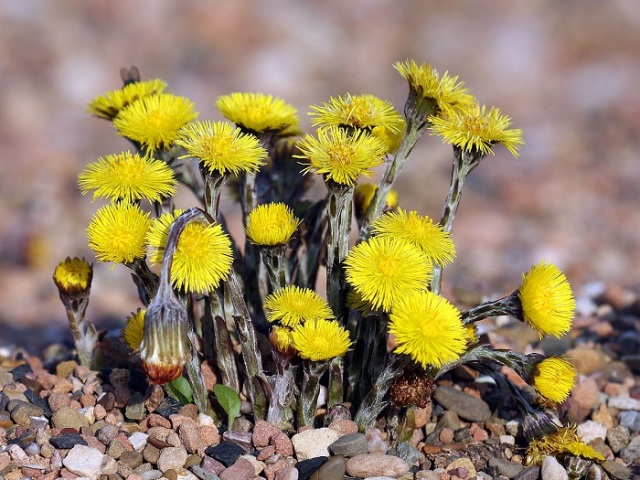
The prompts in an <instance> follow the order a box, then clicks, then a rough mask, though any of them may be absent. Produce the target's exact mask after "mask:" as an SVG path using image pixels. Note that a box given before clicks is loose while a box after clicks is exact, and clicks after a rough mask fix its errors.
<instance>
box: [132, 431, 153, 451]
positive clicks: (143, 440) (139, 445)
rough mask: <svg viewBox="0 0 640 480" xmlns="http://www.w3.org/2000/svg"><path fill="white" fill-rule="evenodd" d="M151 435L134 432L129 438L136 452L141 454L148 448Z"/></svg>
mask: <svg viewBox="0 0 640 480" xmlns="http://www.w3.org/2000/svg"><path fill="white" fill-rule="evenodd" d="M148 438H149V435H147V434H146V433H142V432H133V433H132V434H131V436H130V437H129V443H131V446H132V447H133V449H134V450H135V451H136V452H141V451H142V450H144V447H146V446H147V439H148Z"/></svg>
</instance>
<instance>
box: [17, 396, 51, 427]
mask: <svg viewBox="0 0 640 480" xmlns="http://www.w3.org/2000/svg"><path fill="white" fill-rule="evenodd" d="M41 415H44V410H43V409H42V407H39V406H38V405H33V404H31V403H28V402H18V404H17V405H16V406H15V407H13V409H12V410H11V419H12V420H13V421H14V422H15V423H17V424H18V425H22V426H23V427H28V426H29V425H31V417H39V416H41Z"/></svg>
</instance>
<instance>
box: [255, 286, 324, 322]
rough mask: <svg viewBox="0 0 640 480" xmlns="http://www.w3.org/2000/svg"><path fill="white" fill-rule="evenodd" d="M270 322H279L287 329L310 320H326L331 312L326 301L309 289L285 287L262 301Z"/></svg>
mask: <svg viewBox="0 0 640 480" xmlns="http://www.w3.org/2000/svg"><path fill="white" fill-rule="evenodd" d="M264 308H265V309H266V310H267V311H268V313H267V319H268V320H269V321H270V322H280V323H281V324H282V325H285V326H287V327H295V326H296V325H299V324H300V323H303V322H306V321H312V320H328V319H330V318H333V312H332V311H331V308H330V307H329V304H328V303H327V301H326V300H325V299H324V298H322V297H321V296H320V295H318V294H317V293H316V292H314V291H313V290H311V289H309V288H300V287H298V286H295V285H287V286H286V287H283V288H280V289H278V290H276V291H275V292H273V293H272V294H271V295H269V296H267V297H266V298H265V299H264Z"/></svg>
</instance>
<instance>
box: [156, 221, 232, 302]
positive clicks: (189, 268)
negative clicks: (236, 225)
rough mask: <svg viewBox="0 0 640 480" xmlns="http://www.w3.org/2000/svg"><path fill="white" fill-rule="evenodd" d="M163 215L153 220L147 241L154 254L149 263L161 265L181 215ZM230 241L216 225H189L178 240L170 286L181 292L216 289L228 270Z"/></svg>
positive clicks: (230, 260)
mask: <svg viewBox="0 0 640 480" xmlns="http://www.w3.org/2000/svg"><path fill="white" fill-rule="evenodd" d="M180 213H181V212H180V211H176V212H174V213H173V214H171V213H166V214H164V215H161V216H160V217H159V218H158V219H157V220H155V221H154V222H153V224H152V226H151V228H150V229H149V235H148V236H147V241H148V243H149V246H150V247H151V248H152V249H153V251H154V253H152V255H151V256H150V258H151V262H152V263H160V262H162V259H163V257H164V249H165V245H166V243H167V238H168V236H169V230H170V228H171V224H172V223H173V221H174V220H175V219H176V218H177V217H178V216H179V215H180ZM232 262H233V254H232V250H231V241H230V240H229V237H228V236H227V234H226V233H224V232H223V231H222V227H221V226H220V225H218V224H211V225H205V224H203V223H190V224H188V225H187V226H186V227H185V228H184V230H183V231H182V233H181V234H180V239H179V240H178V246H177V248H176V251H175V253H174V255H173V264H172V265H171V283H172V285H173V286H174V287H175V288H177V289H179V290H182V291H184V292H190V293H205V292H209V291H211V290H213V289H215V288H216V287H217V286H218V285H219V284H220V282H221V281H222V280H224V279H225V278H226V277H227V275H228V274H229V272H230V270H231V264H232Z"/></svg>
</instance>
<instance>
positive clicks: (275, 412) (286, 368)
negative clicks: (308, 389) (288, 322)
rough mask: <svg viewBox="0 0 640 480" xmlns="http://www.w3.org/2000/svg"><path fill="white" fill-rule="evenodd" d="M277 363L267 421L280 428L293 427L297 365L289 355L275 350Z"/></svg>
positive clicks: (274, 357)
mask: <svg viewBox="0 0 640 480" xmlns="http://www.w3.org/2000/svg"><path fill="white" fill-rule="evenodd" d="M273 360H274V361H275V364H276V376H275V384H274V386H273V396H272V398H271V402H270V403H269V410H268V411H267V422H269V423H272V424H274V425H277V426H278V428H280V430H283V431H288V430H291V429H293V412H294V409H295V406H296V394H297V393H298V392H297V387H296V382H295V372H296V365H294V364H292V363H291V357H290V356H289V355H286V354H283V353H281V352H279V351H278V350H277V349H274V350H273Z"/></svg>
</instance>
